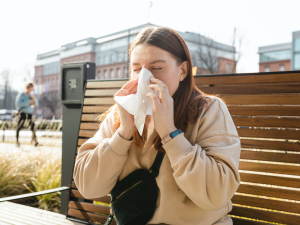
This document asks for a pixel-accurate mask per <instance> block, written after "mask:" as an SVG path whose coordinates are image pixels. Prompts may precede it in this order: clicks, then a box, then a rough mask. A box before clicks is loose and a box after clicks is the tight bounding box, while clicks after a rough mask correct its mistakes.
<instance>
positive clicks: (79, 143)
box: [77, 138, 88, 146]
mask: <svg viewBox="0 0 300 225" xmlns="http://www.w3.org/2000/svg"><path fill="white" fill-rule="evenodd" d="M87 140H88V139H85V138H78V143H77V145H79V146H81V145H83V144H84V143H85V142H86V141H87Z"/></svg>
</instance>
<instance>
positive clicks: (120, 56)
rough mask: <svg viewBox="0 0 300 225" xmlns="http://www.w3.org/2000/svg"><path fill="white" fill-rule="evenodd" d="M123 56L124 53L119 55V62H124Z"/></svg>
mask: <svg viewBox="0 0 300 225" xmlns="http://www.w3.org/2000/svg"><path fill="white" fill-rule="evenodd" d="M123 56H124V53H119V54H118V62H122V61H123Z"/></svg>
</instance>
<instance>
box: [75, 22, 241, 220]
mask: <svg viewBox="0 0 300 225" xmlns="http://www.w3.org/2000/svg"><path fill="white" fill-rule="evenodd" d="M129 56H130V66H131V69H130V75H131V81H129V82H128V83H127V84H126V85H124V86H123V87H122V89H121V90H120V91H119V92H118V93H117V94H116V95H119V96H124V95H128V94H133V93H136V88H137V82H138V76H139V71H140V70H141V69H142V68H146V69H148V70H150V71H151V73H152V74H153V76H154V78H152V79H151V81H152V83H153V84H151V85H150V86H149V87H150V88H151V89H155V90H156V91H157V92H158V95H155V94H154V93H148V94H147V96H148V97H149V98H151V99H152V101H153V105H154V107H153V117H152V116H151V117H150V116H147V118H146V123H145V128H146V129H144V131H143V135H142V137H140V135H139V134H138V132H137V129H136V127H135V125H134V118H133V116H132V115H130V114H129V113H128V112H127V111H125V110H124V109H123V108H122V107H121V106H119V105H116V106H114V107H112V108H111V109H110V110H109V112H108V113H107V115H106V118H105V119H104V120H103V122H102V124H101V126H100V129H99V131H98V132H97V133H96V134H95V136H94V137H93V138H90V139H89V140H88V141H87V142H86V143H85V144H84V145H82V146H81V148H80V150H79V153H78V157H77V159H76V163H75V169H74V180H75V183H76V185H77V187H78V189H79V191H80V192H81V193H82V195H83V196H85V197H86V198H95V197H100V196H103V195H106V194H108V193H110V191H111V190H112V189H113V187H114V185H115V184H116V182H117V181H118V180H122V179H123V178H125V177H126V176H127V175H128V174H130V173H131V172H133V171H135V170H137V169H140V168H144V169H149V168H150V167H151V165H152V163H153V161H154V159H155V156H156V153H157V151H164V152H165V153H166V154H165V157H164V159H163V162H162V164H161V167H160V171H159V175H158V177H157V178H156V181H157V185H158V187H159V192H160V194H159V196H158V199H157V207H156V211H155V214H154V216H153V218H152V219H151V220H150V221H149V224H160V223H163V224H172V225H173V224H189V225H196V224H197V225H200V224H201V225H202V224H203V225H208V224H218V225H221V224H222V225H225V224H226V225H229V224H232V220H231V218H230V217H229V216H228V215H227V213H228V212H230V211H231V209H232V204H231V201H230V199H231V198H232V196H233V195H234V193H235V191H236V190H237V188H238V186H239V183H240V178H239V173H238V165H239V157H240V140H239V137H238V134H237V130H236V128H235V125H234V123H233V121H232V118H231V116H230V114H229V112H228V109H227V107H226V105H225V104H224V103H223V101H222V100H220V99H219V98H217V97H214V96H209V95H206V94H204V93H203V92H201V91H200V90H199V89H197V87H196V86H195V83H194V78H193V76H192V60H191V55H190V53H189V50H188V47H187V45H186V43H185V41H184V40H183V39H182V37H181V36H180V35H179V34H178V33H177V32H175V31H173V30H171V29H169V28H162V27H160V28H157V27H147V28H145V29H143V30H142V31H141V32H140V33H139V34H138V35H137V36H136V38H135V39H134V40H133V43H132V44H131V47H130V51H129ZM177 129H181V130H182V131H183V133H181V134H179V135H177V136H176V137H174V138H173V139H172V138H170V137H169V134H170V133H171V132H173V131H175V130H177ZM132 136H133V138H132ZM132 139H133V140H132ZM162 139H163V140H166V141H167V142H166V143H165V142H164V144H162Z"/></svg>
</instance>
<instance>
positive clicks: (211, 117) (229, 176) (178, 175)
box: [163, 98, 241, 210]
mask: <svg viewBox="0 0 300 225" xmlns="http://www.w3.org/2000/svg"><path fill="white" fill-rule="evenodd" d="M194 132H196V133H197V138H196V143H194V144H191V143H190V142H189V141H188V140H187V139H186V138H185V136H184V134H180V135H178V136H176V137H175V138H173V139H172V140H171V141H169V142H167V143H166V144H165V145H163V148H164V149H165V150H166V153H167V155H168V157H169V159H170V162H171V166H172V168H173V171H174V173H173V176H174V178H175V181H176V183H177V184H178V186H179V187H180V188H181V189H182V191H183V192H185V194H186V195H187V196H188V197H189V198H190V199H191V200H192V201H193V202H194V203H195V204H196V205H198V206H199V207H200V208H202V209H205V210H218V209H220V208H222V207H224V206H225V205H226V204H228V202H229V200H230V199H231V198H232V196H233V195H234V193H235V192H236V190H237V188H238V186H239V184H240V176H239V172H238V166H239V158H240V151H241V146H240V139H239V136H238V133H237V130H236V127H235V125H234V123H233V120H232V118H231V116H230V114H229V111H228V109H227V107H226V105H225V103H224V102H223V101H222V100H220V99H219V98H212V104H210V105H209V106H208V108H207V109H206V112H204V114H203V117H202V118H200V121H199V127H197V126H195V130H194Z"/></svg>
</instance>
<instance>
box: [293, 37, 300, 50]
mask: <svg viewBox="0 0 300 225" xmlns="http://www.w3.org/2000/svg"><path fill="white" fill-rule="evenodd" d="M294 51H295V52H300V38H296V39H295V40H294Z"/></svg>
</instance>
